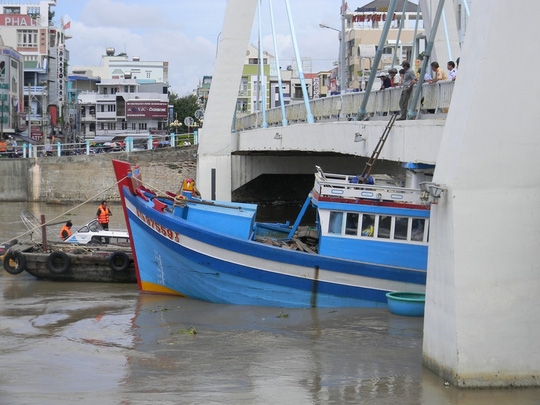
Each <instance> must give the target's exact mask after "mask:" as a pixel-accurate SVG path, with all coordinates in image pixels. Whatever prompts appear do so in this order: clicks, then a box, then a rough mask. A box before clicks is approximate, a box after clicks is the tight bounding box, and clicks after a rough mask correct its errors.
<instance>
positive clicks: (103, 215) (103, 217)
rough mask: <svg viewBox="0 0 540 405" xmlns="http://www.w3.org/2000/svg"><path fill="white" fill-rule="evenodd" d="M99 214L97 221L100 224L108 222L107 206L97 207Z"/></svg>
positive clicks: (108, 211)
mask: <svg viewBox="0 0 540 405" xmlns="http://www.w3.org/2000/svg"><path fill="white" fill-rule="evenodd" d="M98 211H99V215H98V222H99V223H100V224H108V223H109V213H110V210H109V207H103V205H100V206H99V208H98Z"/></svg>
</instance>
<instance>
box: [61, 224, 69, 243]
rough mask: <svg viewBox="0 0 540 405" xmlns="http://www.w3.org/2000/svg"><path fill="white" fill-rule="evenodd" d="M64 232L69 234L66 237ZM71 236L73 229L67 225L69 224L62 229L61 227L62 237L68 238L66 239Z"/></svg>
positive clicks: (63, 238)
mask: <svg viewBox="0 0 540 405" xmlns="http://www.w3.org/2000/svg"><path fill="white" fill-rule="evenodd" d="M64 232H66V233H67V236H66V237H64ZM70 236H71V230H70V229H69V228H68V227H67V225H64V226H63V227H62V229H60V238H61V239H62V240H66V239H67V238H69V237H70Z"/></svg>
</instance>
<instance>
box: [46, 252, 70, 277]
mask: <svg viewBox="0 0 540 405" xmlns="http://www.w3.org/2000/svg"><path fill="white" fill-rule="evenodd" d="M70 266H71V259H70V257H69V256H68V255H67V253H64V252H60V251H58V252H52V253H51V254H50V255H49V257H48V258H47V269H49V271H50V272H51V273H53V274H62V273H65V272H66V271H68V270H69V268H70Z"/></svg>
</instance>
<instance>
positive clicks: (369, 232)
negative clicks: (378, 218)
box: [362, 214, 375, 237]
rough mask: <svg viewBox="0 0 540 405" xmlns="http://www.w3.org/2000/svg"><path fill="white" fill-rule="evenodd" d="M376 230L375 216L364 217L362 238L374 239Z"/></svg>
mask: <svg viewBox="0 0 540 405" xmlns="http://www.w3.org/2000/svg"><path fill="white" fill-rule="evenodd" d="M374 229H375V215H370V214H364V215H362V236H369V237H373V234H374V232H373V231H374Z"/></svg>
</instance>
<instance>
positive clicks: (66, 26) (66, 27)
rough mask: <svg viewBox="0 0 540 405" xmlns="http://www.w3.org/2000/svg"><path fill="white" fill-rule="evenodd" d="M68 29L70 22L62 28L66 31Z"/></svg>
mask: <svg viewBox="0 0 540 405" xmlns="http://www.w3.org/2000/svg"><path fill="white" fill-rule="evenodd" d="M69 27H71V21H68V22H67V23H65V24H64V26H63V27H62V28H63V29H65V30H67V29H69Z"/></svg>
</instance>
